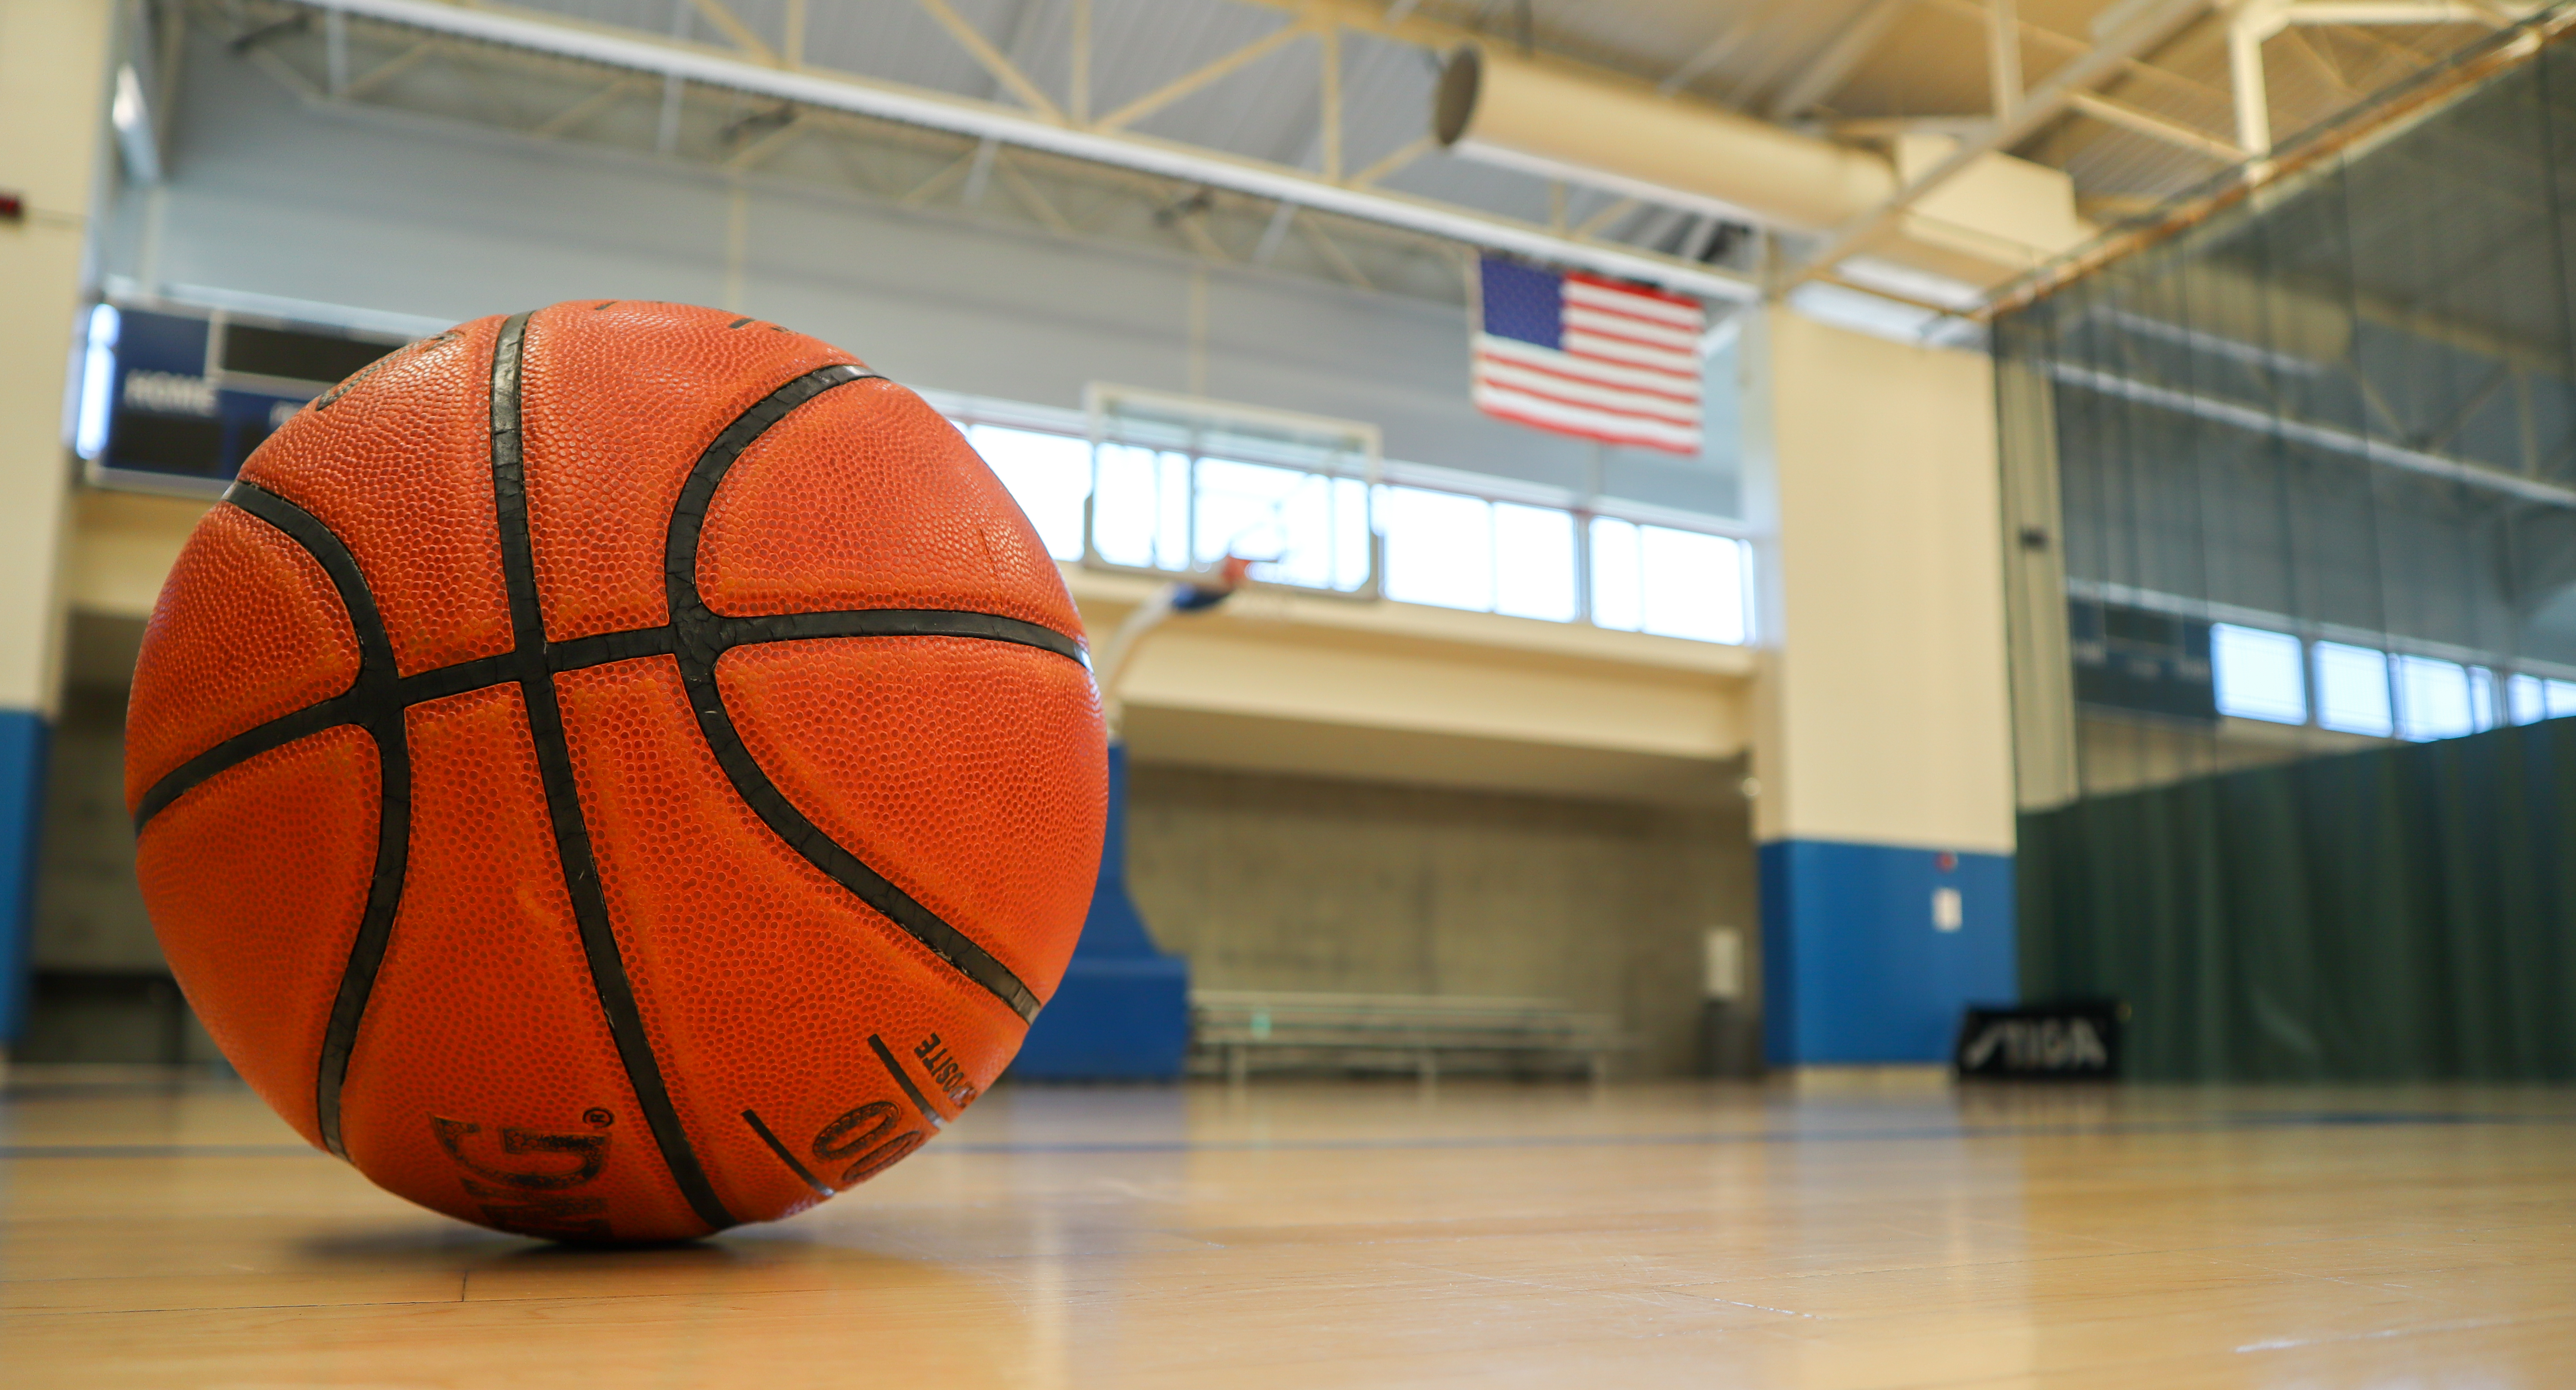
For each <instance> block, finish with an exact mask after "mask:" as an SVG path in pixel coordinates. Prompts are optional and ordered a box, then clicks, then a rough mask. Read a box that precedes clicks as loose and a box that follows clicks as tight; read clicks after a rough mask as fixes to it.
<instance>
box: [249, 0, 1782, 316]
mask: <svg viewBox="0 0 2576 1390" xmlns="http://www.w3.org/2000/svg"><path fill="white" fill-rule="evenodd" d="M298 2H299V3H303V4H306V5H308V6H311V7H317V8H320V7H327V8H335V9H342V10H346V11H348V12H349V13H351V14H353V15H357V16H361V17H364V18H368V19H374V20H380V21H384V22H387V23H392V24H399V25H404V26H407V27H410V28H415V29H423V30H428V31H430V32H433V33H443V34H447V35H451V36H453V37H456V38H462V39H471V40H475V41H478V42H482V43H490V44H498V45H502V46H505V47H511V48H519V49H526V50H530V51H533V52H538V53H550V54H553V55H555V56H557V57H563V58H572V59H576V60H579V61H582V62H587V63H596V64H599V65H601V66H603V67H610V68H620V69H624V70H627V71H629V72H637V73H644V74H648V75H652V76H658V77H664V78H668V79H675V80H678V81H684V82H697V83H703V84H705V85H707V86H711V87H720V88H724V89H727V90H731V91H738V92H748V93H753V94H757V95H761V96H769V97H776V98H779V99H781V100H785V101H792V102H798V103H801V104H804V105H810V106H816V107H821V108H823V109H825V110H829V111H845V112H850V113H853V114H856V115H861V116H870V117H874V118H876V119H879V120H886V121H897V122H901V123H903V124H907V125H915V126H926V127H929V128H931V129H934V130H945V131H951V132H954V133H957V134H961V135H971V136H975V137H977V138H980V139H992V140H998V141H1002V142H1005V143H1008V144H1012V145H1017V146H1019V147H1022V148H1025V149H1032V150H1040V151H1044V152H1046V153H1049V154H1056V155H1063V156H1066V157H1069V158H1073V159H1084V160H1090V161H1092V162H1094V163H1099V164H1105V165H1110V166H1112V167H1116V168H1124V169H1133V170H1136V171H1139V172H1142V173H1147V174H1155V175H1160V176H1162V177H1164V178H1171V179H1181V180H1186V181H1189V182H1193V183H1202V184H1206V185H1208V186H1210V187H1213V188H1222V189H1227V190H1230V191H1232V192H1236V193H1246V194H1250V195H1252V196H1254V197H1256V198H1267V199H1276V200H1282V201H1287V202H1293V203H1296V204H1298V205H1300V206H1302V207H1307V208H1312V209H1314V210H1316V211H1318V212H1327V213H1333V214H1335V215H1338V216H1342V217H1350V218H1355V219H1357V220H1360V221H1363V222H1375V223H1380V224H1382V225H1385V226H1390V227H1401V228H1404V229H1405V230H1408V231H1414V232H1420V233H1424V234H1427V235H1430V236H1436V237H1442V238H1445V239H1448V240H1451V241H1458V242H1464V243H1467V244H1468V245H1471V246H1480V247H1484V248H1486V249H1489V250H1495V251H1508V252H1513V253H1515V254H1519V255H1526V256H1531V257H1535V258H1539V259H1543V260H1548V261H1553V262H1556V263H1557V264H1560V265H1565V266H1569V267H1572V268H1576V269H1583V270H1591V271H1595V272H1598V273H1600V274H1604V275H1613V276H1620V277H1624V278H1627V279H1632V280H1642V281H1645V282H1646V283H1649V284H1655V285H1662V286H1664V287H1666V288H1668V289H1672V290H1675V291H1679V292H1681V293H1685V294H1694V295H1700V296H1703V297H1705V298H1709V299H1718V300H1731V301H1737V302H1749V301H1751V300H1754V299H1758V298H1759V297H1760V294H1761V291H1760V289H1759V287H1758V286H1756V285H1755V284H1754V283H1753V282H1752V281H1751V280H1749V279H1747V278H1746V277H1744V276H1742V275H1738V274H1735V273H1733V272H1730V271H1725V270H1720V269H1717V268H1715V267H1712V266H1703V265H1694V264H1691V263H1690V262H1687V261H1683V260H1681V259H1679V258H1677V257H1672V256H1665V255H1661V254H1659V253H1655V252H1651V251H1645V250H1641V249H1638V248H1634V247H1627V246H1613V245H1605V244H1603V243H1600V242H1587V241H1578V240H1575V239H1574V238H1571V237H1568V236H1564V235H1560V234H1558V233H1554V232H1551V231H1549V230H1548V229H1546V228H1544V227H1540V226H1536V225H1534V224H1531V223H1527V222H1522V221H1519V220H1517V219H1513V218H1508V217H1503V216H1499V215H1496V214H1493V213H1486V212H1478V211H1474V210H1472V209H1468V208H1463V207H1458V206H1456V205H1454V204H1445V203H1437V202H1432V201H1430V200H1427V199H1422V198H1414V197H1409V196H1406V195H1402V194H1397V193H1389V192H1386V191H1383V190H1380V189H1373V188H1353V187H1348V186H1345V185H1341V184H1335V183H1331V182H1328V181H1326V180H1324V179H1321V178H1318V177H1316V176H1315V175H1314V174H1312V173H1310V172H1308V171H1306V170H1303V169H1294V168H1290V167H1288V166H1286V165H1279V164H1271V163H1268V162H1265V161H1260V160H1251V159H1243V158H1240V157H1237V156H1234V155H1229V154H1224V153H1221V152H1219V151H1215V150H1210V149H1205V148H1200V147H1196V146H1190V145H1184V144H1181V143H1179V142H1177V141H1170V140H1160V139H1153V138H1150V137H1146V136H1140V135H1134V134H1128V133H1123V132H1104V131H1096V130H1081V129H1077V128H1074V127H1072V126H1070V125H1066V124H1063V123H1061V122H1059V121H1051V120H1047V119H1045V118H1044V117H1042V116H1040V115H1037V114H1035V113H1033V112H1029V111H1023V110H1018V109H1014V108H1011V107H1005V106H1001V105H998V104H995V103H992V102H985V101H972V100H968V99H966V98H962V97H955V96H950V95H947V94H945V93H941V92H933V91H928V90H925V89H922V88H918V87H905V86H898V85H896V84H894V83H890V82H878V81H874V80H871V79H867V78H861V77H857V76H853V75H849V74H842V73H825V72H821V71H816V70H813V69H806V70H801V71H790V70H787V69H782V68H776V67H770V66H767V65H765V64H760V63H756V62H752V61H750V60H747V59H745V58H742V57H738V56H736V55H734V54H731V53H725V52H720V51H717V50H714V49H711V48H708V47H705V46H701V45H696V44H689V43H683V42H678V41H674V40H670V39H665V38H661V37H658V36H652V35H647V34H644V33H641V32H638V31H633V30H629V31H627V32H624V33H619V32H615V31H611V30H606V29H602V28H598V27H592V26H587V25H583V26H576V25H573V24H568V23H558V22H555V21H553V20H551V19H544V18H538V17H536V16H532V15H529V14H527V13H526V12H524V11H520V12H513V11H505V10H501V9H498V8H486V7H483V6H479V5H478V6H477V7H475V8H471V9H469V8H466V7H465V6H462V5H455V4H446V3H442V0H328V3H327V6H326V5H325V2H324V0H298ZM1368 13H1369V14H1370V16H1371V17H1372V18H1375V16H1376V12H1375V11H1374V10H1371V11H1369V12H1368Z"/></svg>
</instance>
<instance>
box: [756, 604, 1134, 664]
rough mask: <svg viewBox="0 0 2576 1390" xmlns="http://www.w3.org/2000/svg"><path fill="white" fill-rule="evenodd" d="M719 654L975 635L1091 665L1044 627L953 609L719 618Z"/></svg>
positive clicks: (1077, 645)
mask: <svg viewBox="0 0 2576 1390" xmlns="http://www.w3.org/2000/svg"><path fill="white" fill-rule="evenodd" d="M716 621H717V623H718V626H717V629H716V635H715V643H716V646H717V648H718V650H720V651H721V650H725V649H729V648H733V647H748V646H756V645H760V644H763V643H769V642H805V641H812V640H814V639H816V638H825V637H972V638H975V639H977V640H979V641H985V642H1010V643H1014V644H1017V645H1019V646H1023V647H1036V648H1038V649H1040V650H1042V651H1050V652H1053V653H1055V654H1056V655H1058V656H1061V657H1064V658H1065V659H1067V660H1069V661H1077V662H1081V663H1083V664H1085V665H1088V664H1090V659H1089V658H1088V657H1087V656H1085V655H1084V653H1083V650H1082V644H1081V643H1079V642H1076V641H1074V640H1073V639H1072V638H1070V637H1067V636H1065V635H1064V634H1063V633H1061V632H1058V631H1056V630H1055V629H1054V628H1051V627H1048V626H1046V625H1045V624H1043V623H1033V622H1029V621H1027V620H1025V619H1022V618H1005V617H1003V616H1002V615H1000V614H998V613H977V612H973V611H971V610H967V609H954V608H859V609H851V610H849V611H846V612H838V613H778V614H773V615H765V616H762V617H756V618H718V619H717V620H716Z"/></svg>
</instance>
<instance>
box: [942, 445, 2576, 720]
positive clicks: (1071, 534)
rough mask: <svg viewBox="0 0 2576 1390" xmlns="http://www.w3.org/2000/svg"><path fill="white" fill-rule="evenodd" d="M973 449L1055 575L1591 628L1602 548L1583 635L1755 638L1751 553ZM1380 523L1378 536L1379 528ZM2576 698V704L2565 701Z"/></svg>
mask: <svg viewBox="0 0 2576 1390" xmlns="http://www.w3.org/2000/svg"><path fill="white" fill-rule="evenodd" d="M963 428H964V430H965V433H966V437H967V440H968V441H969V442H970V443H972V444H973V445H974V446H975V450H976V452H977V453H979V454H981V455H982V456H983V458H984V461H985V462H986V463H987V464H989V465H991V467H992V469H993V473H994V476H996V477H998V478H999V479H1000V480H1001V482H1002V485H1003V486H1004V487H1005V488H1007V489H1008V490H1009V491H1010V494H1011V497H1012V499H1013V500H1014V501H1016V502H1018V503H1019V505H1020V510H1021V511H1023V512H1025V513H1027V515H1028V518H1029V522H1030V524H1031V525H1032V526H1034V527H1035V528H1036V529H1037V533H1038V536H1039V538H1040V539H1042V540H1043V541H1044V542H1045V543H1046V547H1047V553H1048V554H1049V555H1051V556H1053V557H1054V558H1056V559H1058V560H1063V561H1080V560H1081V559H1082V556H1083V526H1084V518H1085V511H1086V508H1088V509H1089V510H1090V512H1091V514H1092V515H1091V518H1090V524H1091V526H1092V528H1093V529H1092V536H1091V542H1092V545H1093V547H1094V548H1095V549H1096V550H1097V552H1098V554H1099V556H1100V558H1101V559H1102V560H1105V561H1107V562H1108V563H1110V564H1112V565H1119V566H1126V567H1131V568H1135V569H1159V570H1165V571H1172V572H1181V571H1187V570H1191V569H1196V568H1201V567H1204V566H1207V565H1210V564H1213V563H1214V562H1216V561H1217V560H1218V559H1220V558H1222V557H1224V556H1226V555H1229V554H1231V555H1239V556H1243V557H1245V558H1247V559H1250V560H1252V561H1254V562H1255V563H1254V564H1253V566H1252V576H1253V577H1254V578H1255V579H1263V580H1269V581H1272V582H1276V583H1284V584H1294V585H1298V586H1300V587H1304V588H1310V589H1340V590H1343V591H1345V592H1349V591H1354V590H1359V589H1363V588H1365V587H1366V586H1367V584H1368V582H1369V574H1370V556H1371V550H1372V548H1373V544H1374V543H1376V542H1379V541H1382V543H1383V547H1384V548H1383V551H1382V554H1381V557H1380V558H1381V559H1382V562H1383V564H1384V566H1385V575H1384V584H1383V589H1382V592H1383V593H1384V594H1385V596H1386V597H1387V598H1390V599H1394V600H1396V601H1398V602H1401V603H1420V604H1428V605H1431V606H1434V607H1440V608H1463V609H1471V610H1474V611H1478V612H1488V613H1501V614H1505V615H1508V616H1511V617H1516V618H1535V619H1540V620H1542V621H1546V622H1558V623H1570V622H1579V621H1582V620H1584V619H1585V618H1586V616H1587V614H1586V612H1585V597H1586V596H1585V593H1584V586H1583V585H1582V583H1581V582H1580V581H1581V579H1582V578H1584V576H1583V575H1582V574H1581V569H1582V566H1583V559H1582V550H1583V546H1582V544H1581V542H1584V541H1588V542H1589V544H1590V549H1591V557H1590V562H1591V571H1592V572H1591V574H1590V576H1589V578H1590V580H1591V592H1590V602H1591V611H1590V613H1589V615H1588V616H1589V618H1590V620H1591V621H1592V622H1593V623H1594V624H1596V625H1598V626H1601V627H1609V628H1617V629H1620V630H1623V631H1628V632H1646V633H1653V634H1656V635H1658V636H1666V637H1685V638H1691V639H1694V640H1698V641H1703V642H1730V643H1741V642H1744V641H1747V640H1749V638H1750V628H1751V624H1750V623H1749V621H1748V620H1747V614H1748V610H1747V607H1746V592H1747V571H1746V565H1747V562H1748V559H1749V554H1750V552H1749V548H1748V547H1747V546H1746V545H1745V544H1744V543H1743V542H1741V541H1738V540H1734V539H1732V538H1730V537H1726V536H1716V535H1709V534H1706V533H1703V532H1698V531H1688V530H1682V529H1679V528H1676V527H1670V526H1650V525H1645V524H1642V523H1638V522H1632V521H1621V520H1617V519H1615V518H1610V517H1594V518H1591V519H1590V520H1589V525H1588V530H1587V531H1582V532H1579V531H1578V530H1577V526H1578V522H1579V517H1578V514H1577V513H1574V512H1570V511H1567V510H1565V509H1563V508H1558V507H1544V506H1532V505H1528V504H1524V503H1518V502H1498V501H1492V500H1489V499H1487V498H1483V497H1477V496H1473V495H1471V494H1467V493H1459V492H1446V491H1441V490H1438V489H1433V488H1419V487H1400V486H1384V487H1380V488H1378V489H1377V492H1376V515H1375V517H1374V519H1373V518H1372V517H1371V514H1370V512H1371V507H1370V501H1371V497H1370V491H1369V487H1368V485H1367V484H1366V483H1364V482H1362V481H1360V480H1358V479H1356V478H1349V477H1337V476H1334V475H1333V474H1331V473H1330V472H1318V471H1313V470H1309V469H1306V468H1300V467H1296V466H1293V465H1289V466H1283V465H1280V464H1268V463H1251V462H1245V461H1242V460H1239V459H1228V458H1210V457H1204V456H1202V457H1198V458H1193V457H1192V456H1191V455H1190V454H1189V453H1187V452H1184V451H1182V450H1178V449H1168V448H1155V447H1149V446H1148V445H1139V444H1115V443H1112V444H1103V445H1101V446H1100V449H1099V451H1098V458H1097V461H1096V464H1095V460H1094V457H1093V450H1092V445H1091V442H1090V441H1089V440H1087V439H1083V438H1080V437H1077V436H1073V435H1065V434H1052V433H1046V432H1042V431H1037V430H1026V429H1016V428H1012V427H1009V426H1003V425H992V424H983V423H972V422H970V423H967V424H965V425H964V426H963ZM1372 520H1374V523H1375V527H1374V530H1372ZM2571 693H2576V690H2571Z"/></svg>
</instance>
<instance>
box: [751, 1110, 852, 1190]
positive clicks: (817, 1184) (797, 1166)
mask: <svg viewBox="0 0 2576 1390" xmlns="http://www.w3.org/2000/svg"><path fill="white" fill-rule="evenodd" d="M742 1118H743V1123H745V1124H748V1125H750V1126H751V1132H752V1133H754V1134H757V1135H759V1136H760V1142H762V1143H764V1144H767V1145H768V1146H769V1151H770V1152H771V1153H774V1154H776V1155H778V1161H779V1162H781V1163H784V1164H786V1165H787V1167H788V1169H789V1171H791V1172H793V1173H795V1174H796V1176H797V1177H798V1178H800V1179H802V1180H803V1181H804V1183H805V1185H806V1186H807V1187H810V1188H812V1189H814V1190H815V1191H816V1192H817V1193H820V1194H821V1195H823V1196H826V1197H829V1196H831V1195H833V1193H832V1189H831V1188H830V1187H828V1186H826V1185H825V1184H824V1182H823V1180H822V1179H821V1178H818V1177H816V1176H814V1173H813V1170H812V1169H809V1168H807V1167H806V1166H805V1165H804V1164H802V1163H799V1162H797V1161H796V1155H795V1154H794V1153H793V1152H792V1151H790V1150H789V1149H788V1147H787V1146H786V1145H785V1144H782V1143H779V1142H778V1136H777V1135H775V1134H772V1133H770V1132H769V1126H767V1125H765V1124H762V1123H761V1122H760V1116H759V1115H757V1114H754V1113H753V1112H751V1111H749V1110H745V1111H744V1112H742Z"/></svg>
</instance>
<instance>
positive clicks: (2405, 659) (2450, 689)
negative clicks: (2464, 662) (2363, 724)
mask: <svg viewBox="0 0 2576 1390" xmlns="http://www.w3.org/2000/svg"><path fill="white" fill-rule="evenodd" d="M2397 714H2398V732H2399V733H2400V734H2402V735H2404V736H2405V737H2407V738H2410V739H2414V740H2415V741H2417V742H2419V743H2420V742H2423V741H2425V740H2427V739H2436V738H2458V737H2459V736H2460V735H2462V734H2467V733H2475V732H2476V731H2477V727H2478V721H2477V717H2476V713H2475V711H2474V710H2473V709H2472V707H2471V701H2470V698H2469V673H2468V671H2467V670H2465V669H2464V668H2462V667H2461V666H2460V664H2459V663H2458V662H2456V661H2443V660H2441V659H2439V658H2437V657H2430V656H2400V657H2398V658H2397Z"/></svg>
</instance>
